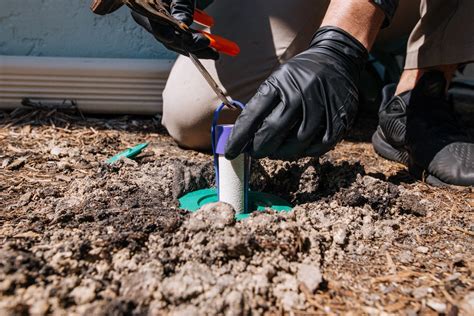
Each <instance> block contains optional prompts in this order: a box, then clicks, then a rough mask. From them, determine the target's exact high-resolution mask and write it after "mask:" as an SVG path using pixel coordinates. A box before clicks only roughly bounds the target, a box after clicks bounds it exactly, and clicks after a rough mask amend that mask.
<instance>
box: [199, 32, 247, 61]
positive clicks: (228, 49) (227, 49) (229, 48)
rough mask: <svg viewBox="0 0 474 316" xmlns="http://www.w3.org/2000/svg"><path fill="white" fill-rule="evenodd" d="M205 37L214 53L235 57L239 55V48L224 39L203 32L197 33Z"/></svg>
mask: <svg viewBox="0 0 474 316" xmlns="http://www.w3.org/2000/svg"><path fill="white" fill-rule="evenodd" d="M199 32H200V33H201V34H203V35H204V36H205V37H207V38H208V39H209V41H211V44H210V45H209V46H210V47H212V48H214V49H215V50H216V51H218V52H220V53H223V54H226V55H229V56H232V57H235V56H237V55H238V54H239V53H240V47H239V45H237V43H235V42H232V41H231V40H228V39H226V38H223V37H221V36H219V35H214V34H209V33H207V32H204V31H199Z"/></svg>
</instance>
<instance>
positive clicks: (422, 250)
mask: <svg viewBox="0 0 474 316" xmlns="http://www.w3.org/2000/svg"><path fill="white" fill-rule="evenodd" d="M416 251H418V252H419V253H423V254H427V253H428V252H429V251H430V248H428V247H425V246H419V247H417V248H416Z"/></svg>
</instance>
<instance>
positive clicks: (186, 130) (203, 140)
mask: <svg viewBox="0 0 474 316" xmlns="http://www.w3.org/2000/svg"><path fill="white" fill-rule="evenodd" d="M165 113H166V112H165ZM183 116H184V115H183V114H181V116H177V115H173V116H170V115H168V116H165V115H163V125H164V126H165V127H166V129H167V130H168V133H169V134H170V136H171V137H173V139H174V140H175V141H176V143H178V145H180V146H181V147H184V148H189V149H194V150H200V151H208V150H210V149H211V132H210V129H211V128H210V126H211V123H210V122H208V123H207V124H206V123H204V122H191V121H190V120H186V119H185V118H183Z"/></svg>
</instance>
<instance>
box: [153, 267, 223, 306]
mask: <svg viewBox="0 0 474 316" xmlns="http://www.w3.org/2000/svg"><path fill="white" fill-rule="evenodd" d="M213 283H215V278H214V276H213V274H212V272H211V270H210V269H209V267H208V266H206V265H204V264H199V263H195V262H188V263H186V264H185V265H184V266H183V267H182V268H181V270H180V271H179V272H178V273H176V274H175V275H173V276H171V277H169V278H167V279H164V280H163V283H162V293H163V296H164V297H165V299H166V300H167V301H169V302H171V303H175V304H177V303H180V302H183V301H188V300H190V299H192V298H194V297H197V296H199V295H201V294H202V293H203V292H205V291H206V290H207V289H209V288H210V284H213Z"/></svg>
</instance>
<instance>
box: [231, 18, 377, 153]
mask: <svg viewBox="0 0 474 316" xmlns="http://www.w3.org/2000/svg"><path fill="white" fill-rule="evenodd" d="M367 57H368V53H367V50H366V49H365V47H364V46H363V45H362V44H361V43H360V42H359V41H357V40H356V39H355V38H354V37H352V36H351V35H349V34H348V33H347V32H345V31H343V30H342V29H339V28H337V27H332V26H326V27H322V28H320V29H319V30H318V31H317V32H316V34H315V36H314V38H313V40H312V42H311V45H310V47H309V49H307V50H306V51H304V52H303V53H301V54H299V55H297V56H295V57H293V58H292V59H290V60H289V61H288V62H287V63H285V64H283V65H282V66H280V67H279V68H278V69H277V70H276V71H275V72H274V73H273V74H272V75H270V77H269V78H268V79H267V80H266V81H265V82H264V83H263V84H262V85H261V86H260V88H259V89H258V92H257V94H256V95H255V96H254V97H253V98H252V99H251V100H250V101H249V102H248V104H247V107H246V108H245V109H244V111H243V112H242V113H241V115H240V116H239V117H238V119H237V121H236V123H235V126H234V129H233V131H232V134H231V136H230V139H229V142H228V144H227V148H226V157H227V158H228V159H233V158H235V157H237V156H238V155H239V154H240V153H241V152H243V151H247V150H248V151H249V152H250V154H251V155H252V156H253V157H255V158H263V157H270V158H275V159H295V158H300V157H304V156H320V155H322V154H324V153H326V152H327V151H329V150H330V149H332V148H333V147H334V146H335V145H336V143H337V142H338V141H340V140H341V138H342V137H343V136H344V133H345V132H346V131H347V130H348V129H349V128H350V127H351V125H352V123H353V122H354V119H355V116H356V113H357V108H358V101H359V100H358V83H359V79H360V74H361V71H362V69H363V67H364V64H365V62H366V60H367Z"/></svg>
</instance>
